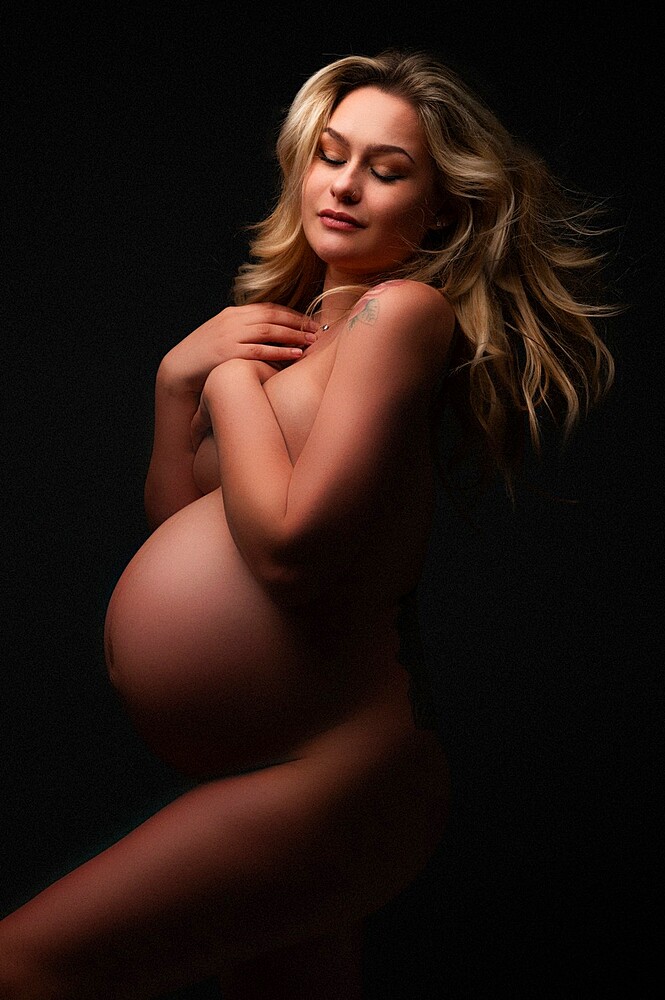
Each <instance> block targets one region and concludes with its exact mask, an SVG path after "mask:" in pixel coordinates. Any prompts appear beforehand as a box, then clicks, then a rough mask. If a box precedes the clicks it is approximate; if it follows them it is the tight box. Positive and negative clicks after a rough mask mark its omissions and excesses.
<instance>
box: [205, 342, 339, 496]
mask: <svg viewBox="0 0 665 1000" xmlns="http://www.w3.org/2000/svg"><path fill="white" fill-rule="evenodd" d="M336 352H337V339H336V337H334V336H330V337H328V338H326V339H323V338H321V340H319V341H317V342H316V343H315V344H312V346H311V347H309V348H308V349H307V351H306V352H305V354H304V356H303V357H302V358H300V359H299V360H298V361H296V362H295V363H294V364H292V365H289V366H288V367H287V368H283V369H282V371H280V372H278V373H277V374H276V375H273V377H272V378H271V379H269V380H268V381H267V382H266V383H265V384H264V391H265V394H266V396H267V398H268V400H269V402H270V405H271V407H272V409H273V412H274V414H275V419H276V420H277V422H278V424H279V426H280V428H281V431H282V434H283V436H284V441H285V444H286V447H287V450H288V453H289V457H290V459H291V461H292V462H293V463H295V462H296V461H297V459H298V456H299V455H300V452H301V451H302V449H303V447H304V445H305V442H306V440H307V438H308V437H309V433H310V431H311V429H312V426H313V424H314V421H315V419H316V415H317V413H318V411H319V407H320V405H321V400H322V399H323V394H324V392H325V389H326V386H327V384H328V380H329V378H330V374H331V372H332V369H333V365H334V363H335V355H336ZM193 472H194V480H195V482H196V485H197V486H198V488H199V489H200V490H201V491H202V492H203V493H209V492H210V491H211V490H214V489H217V487H218V486H219V485H220V483H219V466H218V463H217V450H216V448H215V442H214V439H213V437H212V434H209V435H208V436H207V437H206V438H204V440H203V441H202V442H201V444H200V446H199V448H198V451H197V453H196V456H195V458H194V469H193Z"/></svg>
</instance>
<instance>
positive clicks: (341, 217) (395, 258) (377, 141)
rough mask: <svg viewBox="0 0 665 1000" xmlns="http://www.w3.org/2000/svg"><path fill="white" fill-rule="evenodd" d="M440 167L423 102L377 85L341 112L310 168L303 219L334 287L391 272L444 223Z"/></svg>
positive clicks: (346, 102)
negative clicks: (425, 126)
mask: <svg viewBox="0 0 665 1000" xmlns="http://www.w3.org/2000/svg"><path fill="white" fill-rule="evenodd" d="M435 176H436V175H435V167H434V164H433V161H432V158H431V156H430V154H429V152H428V150H427V147H426V145H425V139H424V136H423V132H422V129H421V126H420V122H419V120H418V116H417V114H416V111H415V109H414V108H413V107H412V106H411V104H409V103H408V102H407V101H405V100H403V99H402V98H401V97H397V96H395V95H394V94H388V93H384V92H383V91H381V90H379V89H378V88H376V87H361V88H358V89H357V90H353V91H351V93H349V94H347V96H346V97H345V98H344V99H343V100H342V101H341V103H340V104H339V105H338V107H337V108H336V109H335V111H334V112H333V114H332V116H331V118H330V121H329V122H328V126H327V128H326V129H324V132H323V135H322V136H321V142H320V145H319V148H318V151H317V155H316V156H315V158H314V161H313V162H312V164H311V166H310V168H309V171H308V173H307V174H306V176H305V181H304V184H303V192H302V220H303V229H304V232H305V236H306V238H307V241H308V242H309V244H310V246H311V247H312V249H313V250H314V251H315V253H316V254H317V255H318V256H319V257H320V258H321V260H323V261H325V263H326V264H327V269H326V282H325V286H326V288H330V287H335V286H336V285H338V284H344V283H352V282H354V281H358V280H359V279H360V278H363V277H369V276H371V275H372V274H379V273H383V272H386V271H387V272H390V270H391V269H393V268H394V267H395V266H396V265H398V264H400V263H401V262H403V261H404V260H406V259H407V258H408V257H410V256H411V254H412V253H413V252H414V249H415V248H417V247H419V246H420V245H421V244H422V241H423V238H424V236H425V234H426V233H427V231H428V230H429V229H432V228H434V226H435V225H436V218H435V213H436V211H437V208H438V203H437V197H436V193H435Z"/></svg>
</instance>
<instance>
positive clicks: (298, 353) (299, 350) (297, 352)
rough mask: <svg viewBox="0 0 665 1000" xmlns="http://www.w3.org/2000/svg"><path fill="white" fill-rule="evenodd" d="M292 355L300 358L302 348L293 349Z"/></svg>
mask: <svg viewBox="0 0 665 1000" xmlns="http://www.w3.org/2000/svg"><path fill="white" fill-rule="evenodd" d="M291 354H292V355H293V357H294V358H299V357H300V355H301V354H302V347H292V348H291Z"/></svg>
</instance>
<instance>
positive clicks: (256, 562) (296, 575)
mask: <svg viewBox="0 0 665 1000" xmlns="http://www.w3.org/2000/svg"><path fill="white" fill-rule="evenodd" d="M247 561H248V563H249V565H250V568H251V570H252V573H253V574H254V576H255V578H256V579H257V580H258V582H259V584H260V585H261V586H262V588H263V589H264V591H265V592H266V593H267V594H268V596H269V597H270V599H271V600H272V601H273V602H274V603H275V604H278V605H281V606H284V607H295V606H297V605H301V604H306V603H308V602H309V601H311V600H312V598H313V597H315V596H317V595H318V594H319V592H320V590H321V586H320V582H321V580H323V579H324V577H325V576H327V574H323V573H321V572H319V571H318V570H317V560H316V559H312V558H307V557H306V556H304V555H303V554H301V553H296V552H295V551H294V550H293V548H291V547H288V549H281V548H278V549H275V550H273V551H270V552H266V551H263V552H261V553H255V554H254V557H253V558H252V559H251V560H249V559H248V560H247Z"/></svg>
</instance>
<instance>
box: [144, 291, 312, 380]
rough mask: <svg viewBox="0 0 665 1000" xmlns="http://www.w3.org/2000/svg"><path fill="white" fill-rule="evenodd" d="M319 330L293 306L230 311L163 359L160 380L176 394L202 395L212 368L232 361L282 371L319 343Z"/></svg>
mask: <svg viewBox="0 0 665 1000" xmlns="http://www.w3.org/2000/svg"><path fill="white" fill-rule="evenodd" d="M317 329H318V324H317V323H315V322H314V320H311V319H310V318H309V317H307V316H305V315H304V314H303V313H299V312H296V310H295V309H290V308H289V307H288V306H280V305H274V304H273V303H270V302H256V303H253V304H251V305H246V306H228V307H227V308H226V309H223V310H222V312H220V313H218V314H217V315H216V316H213V317H212V318H211V319H209V320H207V322H205V323H203V324H202V325H201V326H199V327H197V329H196V330H194V331H193V332H192V333H190V334H189V335H188V336H187V337H185V338H184V340H181V341H180V343H179V344H176V346H175V347H173V348H172V349H171V350H170V351H169V352H168V354H166V355H165V356H164V358H163V360H162V363H161V365H160V372H159V375H160V379H161V380H162V381H164V382H166V384H167V385H168V386H169V388H170V389H171V391H173V392H178V393H192V394H200V392H201V390H202V389H203V386H204V384H205V381H206V379H207V377H208V375H209V374H210V372H211V371H212V370H213V368H216V367H217V366H218V365H221V364H223V363H224V362H225V361H229V360H231V358H244V359H246V360H248V361H265V362H267V363H268V364H270V365H274V366H275V367H277V368H281V367H284V365H288V364H292V363H293V362H294V361H297V360H298V358H300V357H302V354H303V351H304V350H305V348H307V347H308V346H309V344H311V343H313V342H314V340H316V331H317Z"/></svg>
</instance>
